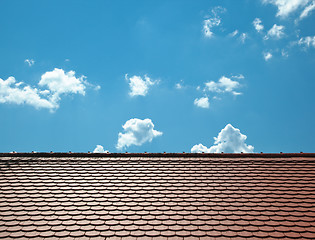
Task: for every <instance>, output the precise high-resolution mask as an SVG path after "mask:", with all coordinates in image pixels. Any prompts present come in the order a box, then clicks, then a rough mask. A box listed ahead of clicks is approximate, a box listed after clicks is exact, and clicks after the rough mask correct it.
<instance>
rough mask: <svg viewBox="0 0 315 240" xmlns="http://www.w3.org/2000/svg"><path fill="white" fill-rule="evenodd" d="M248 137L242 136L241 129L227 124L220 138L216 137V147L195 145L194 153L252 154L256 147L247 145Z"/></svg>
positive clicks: (192, 149)
mask: <svg viewBox="0 0 315 240" xmlns="http://www.w3.org/2000/svg"><path fill="white" fill-rule="evenodd" d="M246 139H247V136H246V135H244V134H242V133H241V132H240V130H239V129H237V128H234V127H233V126H232V125H231V124H227V125H226V126H225V128H223V129H222V130H221V131H220V133H219V134H218V137H214V145H213V146H211V147H210V148H207V147H206V146H204V145H202V144H198V145H194V146H193V147H192V148H191V152H193V153H200V152H205V153H220V152H231V153H239V152H244V153H251V152H253V151H254V147H253V146H251V145H247V144H246V143H245V141H246Z"/></svg>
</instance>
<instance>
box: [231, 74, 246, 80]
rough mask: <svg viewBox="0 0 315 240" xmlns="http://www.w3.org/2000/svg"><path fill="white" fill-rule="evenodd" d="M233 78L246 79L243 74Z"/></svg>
mask: <svg viewBox="0 0 315 240" xmlns="http://www.w3.org/2000/svg"><path fill="white" fill-rule="evenodd" d="M232 78H236V79H244V78H245V77H244V75H243V74H239V75H234V76H232Z"/></svg>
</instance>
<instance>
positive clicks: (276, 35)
mask: <svg viewBox="0 0 315 240" xmlns="http://www.w3.org/2000/svg"><path fill="white" fill-rule="evenodd" d="M283 36H284V26H282V25H279V26H278V25H277V24H274V25H273V26H272V28H271V29H270V30H269V31H268V33H267V35H266V36H265V37H264V39H265V40H267V39H269V38H273V39H280V38H282V37H283Z"/></svg>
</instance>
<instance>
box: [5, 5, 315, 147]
mask: <svg viewBox="0 0 315 240" xmlns="http://www.w3.org/2000/svg"><path fill="white" fill-rule="evenodd" d="M314 9H315V2H314V1H313V0H298V1H292V0H287V1H280V0H242V1H235V0H226V1H215V0H213V1H211V0H207V1H202V0H201V1H184V0H178V1H175V0H171V1H153V0H145V1H96V0H95V1H83V0H82V1H80V0H73V1H64V0H63V1H40V0H38V1H32V0H30V1H25V0H23V1H16V0H2V1H1V2H0V35H1V38H0V66H1V67H0V133H1V135H0V152H10V151H17V152H30V151H38V152H46V151H54V152H64V151H73V152H87V151H93V150H94V149H95V148H96V146H97V145H101V146H103V148H104V149H105V150H109V151H110V152H121V151H123V152H124V151H128V152H144V151H147V152H163V151H166V152H183V151H185V152H190V151H191V149H192V148H193V146H198V147H196V148H197V150H198V151H201V150H200V149H204V151H209V152H221V151H227V152H238V151H244V152H246V151H247V152H251V151H254V152H261V151H262V152H280V151H282V152H300V151H303V152H314V151H315V126H314V123H315V109H314V105H315V104H314V103H315V102H314V100H315V94H314V90H315V36H314V35H315V28H314V23H315V14H314V12H315V11H313V10H314ZM123 126H124V128H123ZM238 129H239V130H238ZM219 133H220V134H219ZM218 134H219V135H218ZM245 135H246V136H247V139H246V137H245ZM214 137H217V138H216V143H215V139H214ZM198 144H202V145H198ZM203 147H204V148H203ZM197 150H196V151H197Z"/></svg>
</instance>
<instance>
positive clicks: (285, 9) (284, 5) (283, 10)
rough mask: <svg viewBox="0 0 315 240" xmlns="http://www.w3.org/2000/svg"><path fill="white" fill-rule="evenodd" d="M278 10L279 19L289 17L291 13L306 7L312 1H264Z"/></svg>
mask: <svg viewBox="0 0 315 240" xmlns="http://www.w3.org/2000/svg"><path fill="white" fill-rule="evenodd" d="M262 1H263V3H270V4H273V5H275V6H276V7H277V8H278V13H277V16H278V17H287V16H288V15H290V14H291V13H293V12H295V11H297V10H299V9H301V8H303V7H305V6H306V5H307V4H308V3H309V2H310V1H311V0H262Z"/></svg>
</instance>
